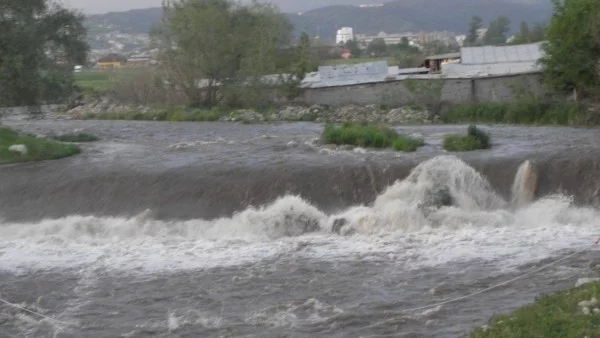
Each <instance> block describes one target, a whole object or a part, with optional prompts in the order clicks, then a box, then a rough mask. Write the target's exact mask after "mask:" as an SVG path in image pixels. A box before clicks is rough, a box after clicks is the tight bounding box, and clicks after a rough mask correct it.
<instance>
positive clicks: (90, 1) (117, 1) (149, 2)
mask: <svg viewBox="0 0 600 338" xmlns="http://www.w3.org/2000/svg"><path fill="white" fill-rule="evenodd" d="M249 1H250V0H242V2H249ZM387 1H390V0H271V1H270V2H272V3H274V4H276V5H278V6H279V7H281V9H282V10H283V11H285V12H298V11H306V10H309V9H313V8H318V7H323V6H328V5H357V4H362V3H383V2H387ZM62 2H63V3H64V4H66V5H67V6H69V7H71V8H76V9H79V10H82V11H83V12H84V13H86V14H99V13H106V12H116V11H126V10H129V9H135V8H149V7H159V6H160V5H161V3H162V1H161V0H62Z"/></svg>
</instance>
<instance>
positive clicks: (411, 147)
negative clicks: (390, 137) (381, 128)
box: [393, 135, 425, 152]
mask: <svg viewBox="0 0 600 338" xmlns="http://www.w3.org/2000/svg"><path fill="white" fill-rule="evenodd" d="M424 145H425V142H423V140H421V139H414V138H410V137H407V136H403V135H399V136H398V138H396V139H395V140H394V144H393V147H394V149H396V150H398V151H404V152H413V151H417V149H419V147H422V146H424Z"/></svg>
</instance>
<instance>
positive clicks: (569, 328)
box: [470, 282, 600, 338]
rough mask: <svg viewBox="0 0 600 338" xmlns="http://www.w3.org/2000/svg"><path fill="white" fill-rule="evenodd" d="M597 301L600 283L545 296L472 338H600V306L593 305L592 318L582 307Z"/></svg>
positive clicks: (599, 296)
mask: <svg viewBox="0 0 600 338" xmlns="http://www.w3.org/2000/svg"><path fill="white" fill-rule="evenodd" d="M593 298H600V283H599V282H595V283H589V284H584V285H582V286H580V287H577V288H574V289H570V290H566V291H562V292H558V293H556V294H553V295H549V296H543V297H541V298H539V299H538V300H537V301H536V302H535V303H534V304H531V305H528V306H525V307H523V308H521V309H519V310H517V311H515V312H513V313H511V314H507V315H502V316H498V317H496V318H493V319H492V320H491V321H490V324H489V325H488V326H487V327H486V328H480V329H477V330H475V331H474V332H473V333H472V334H471V335H470V338H522V337H544V338H570V337H574V338H584V337H589V338H592V337H599V335H598V332H600V313H594V309H597V308H600V303H598V304H596V305H591V304H590V306H589V307H587V309H588V310H589V311H590V313H589V314H585V313H584V311H586V310H584V307H583V306H579V304H580V302H583V301H585V302H589V301H590V300H592V299H593ZM591 303H592V304H593V302H591ZM598 311H600V310H598Z"/></svg>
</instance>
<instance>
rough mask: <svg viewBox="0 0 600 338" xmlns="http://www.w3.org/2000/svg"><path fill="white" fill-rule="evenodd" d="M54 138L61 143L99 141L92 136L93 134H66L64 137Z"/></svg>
mask: <svg viewBox="0 0 600 338" xmlns="http://www.w3.org/2000/svg"><path fill="white" fill-rule="evenodd" d="M52 138H53V139H54V140H57V141H61V142H94V141H98V140H99V138H98V137H96V136H94V135H91V134H86V133H79V134H64V135H59V136H54V137H52Z"/></svg>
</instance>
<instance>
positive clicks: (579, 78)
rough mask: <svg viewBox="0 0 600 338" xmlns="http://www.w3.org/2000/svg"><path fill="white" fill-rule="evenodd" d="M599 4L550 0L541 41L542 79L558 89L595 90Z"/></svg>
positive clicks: (599, 80) (599, 76) (599, 81)
mask: <svg viewBox="0 0 600 338" xmlns="http://www.w3.org/2000/svg"><path fill="white" fill-rule="evenodd" d="M598 19H600V7H599V6H598V2H597V0H564V1H559V0H554V14H553V16H552V19H551V21H550V26H549V27H548V32H547V33H548V39H547V40H548V43H546V44H544V51H545V53H544V57H543V58H542V59H541V60H540V62H541V64H542V66H543V68H544V81H545V83H546V84H547V85H548V86H550V87H551V88H554V89H558V90H576V91H578V92H583V93H586V92H587V93H590V92H594V93H598V92H599V89H600V86H599V84H600V70H599V63H600V22H599V20H598Z"/></svg>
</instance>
